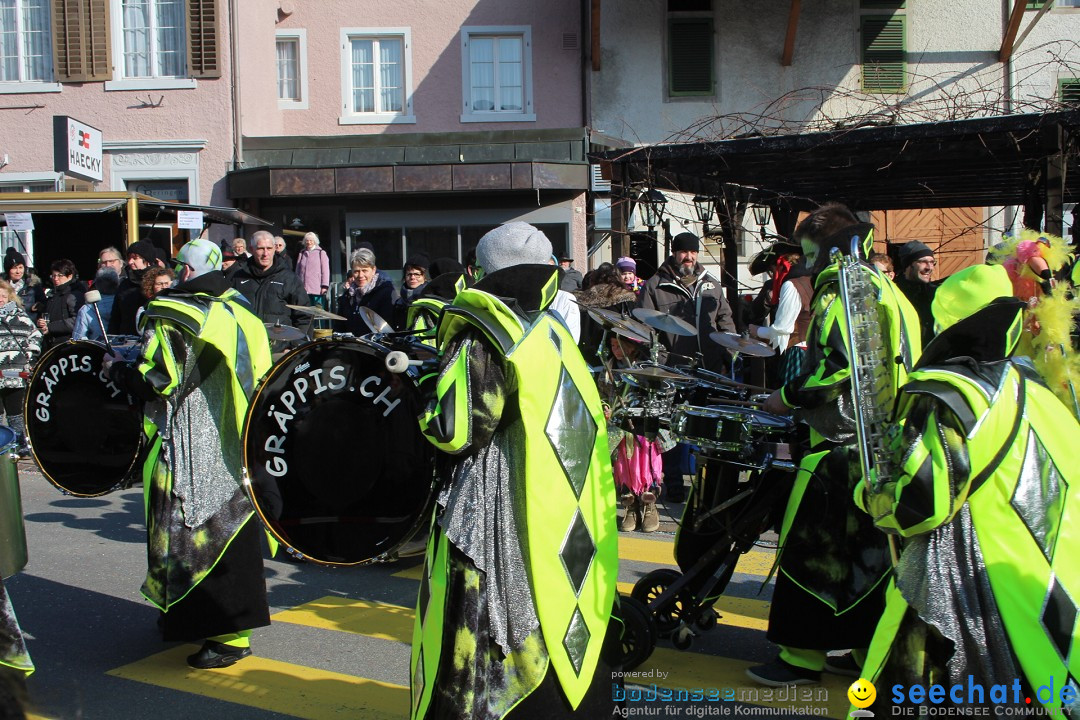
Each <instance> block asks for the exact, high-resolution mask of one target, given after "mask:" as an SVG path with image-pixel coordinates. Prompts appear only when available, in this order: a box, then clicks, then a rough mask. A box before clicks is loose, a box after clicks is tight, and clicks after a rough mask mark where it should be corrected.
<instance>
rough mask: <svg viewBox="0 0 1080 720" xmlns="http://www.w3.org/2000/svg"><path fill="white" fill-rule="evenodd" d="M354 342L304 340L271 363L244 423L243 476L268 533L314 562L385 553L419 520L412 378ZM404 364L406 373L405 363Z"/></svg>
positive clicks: (366, 559) (424, 487) (417, 403)
mask: <svg viewBox="0 0 1080 720" xmlns="http://www.w3.org/2000/svg"><path fill="white" fill-rule="evenodd" d="M389 352H390V351H389V350H388V349H387V348H386V347H383V346H382V345H379V344H377V343H374V342H371V341H369V340H366V339H364V338H356V339H342V338H333V339H327V340H316V341H313V342H309V343H307V344H305V345H301V346H300V347H298V348H296V349H294V350H293V351H292V352H290V353H289V354H287V355H285V356H284V357H283V358H282V359H281V360H280V361H278V362H277V364H275V365H274V366H273V367H272V368H271V369H270V372H269V373H268V374H267V376H266V377H265V379H263V381H262V382H261V383H260V385H259V387H258V388H257V389H256V391H255V396H254V397H253V398H252V401H251V406H250V407H249V408H248V414H247V420H246V422H245V424H244V482H245V485H246V486H247V488H248V491H249V495H250V496H251V501H252V503H253V504H254V505H255V509H256V512H258V514H259V516H260V517H261V518H262V521H263V523H264V524H265V525H266V527H267V529H268V530H269V532H270V534H271V535H273V536H274V537H275V538H276V539H277V540H279V541H280V542H281V543H282V544H283V545H284V546H285V547H286V548H287V549H288V550H289V552H290V553H291V554H293V555H295V556H297V557H301V558H303V559H308V560H313V561H315V562H318V563H322V564H325V565H364V564H367V563H371V562H377V561H381V560H385V559H386V558H387V556H388V555H389V554H390V553H392V552H393V551H394V550H395V549H397V548H398V547H399V546H400V545H401V544H402V543H404V542H405V541H407V540H408V539H409V538H410V537H412V536H413V534H414V533H415V532H416V531H417V530H418V529H419V527H420V526H421V525H422V524H424V523H425V522H427V521H429V520H430V518H429V517H428V516H429V513H428V510H429V509H430V508H431V500H432V498H433V495H434V493H433V491H434V480H435V471H434V455H435V453H434V448H433V447H432V446H431V444H430V443H428V442H427V441H426V440H425V439H424V437H423V436H422V435H421V434H420V427H419V425H418V424H417V416H418V415H419V414H420V411H421V400H420V392H419V389H418V387H417V385H416V378H415V374H410V373H402V374H395V373H391V372H390V371H388V370H387V369H386V366H385V359H386V356H387V354H389ZM413 372H414V371H413Z"/></svg>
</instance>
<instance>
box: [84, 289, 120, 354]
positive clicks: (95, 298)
mask: <svg viewBox="0 0 1080 720" xmlns="http://www.w3.org/2000/svg"><path fill="white" fill-rule="evenodd" d="M84 299H85V300H86V302H87V303H88V304H90V305H92V306H93V307H94V315H96V316H97V321H98V327H100V328H101V334H102V335H104V336H105V347H107V348H109V352H110V353H111V354H113V355H115V354H116V351H115V350H113V346H112V343H111V342H109V333H107V332H106V331H105V323H103V322H102V321H101V311H100V310H98V303H99V302H101V293H100V292H99V291H97V290H87V291H86V295H85V296H84Z"/></svg>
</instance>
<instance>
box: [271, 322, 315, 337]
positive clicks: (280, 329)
mask: <svg viewBox="0 0 1080 720" xmlns="http://www.w3.org/2000/svg"><path fill="white" fill-rule="evenodd" d="M263 324H264V325H266V334H267V335H268V336H269V337H270V339H271V340H303V339H305V338H307V335H305V334H304V333H303V332H301V331H299V330H297V329H296V328H294V327H293V326H292V325H282V324H281V323H263Z"/></svg>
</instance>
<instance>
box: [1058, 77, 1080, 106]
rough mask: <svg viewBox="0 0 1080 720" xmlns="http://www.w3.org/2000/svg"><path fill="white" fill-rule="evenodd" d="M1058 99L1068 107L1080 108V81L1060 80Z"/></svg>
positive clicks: (1074, 79)
mask: <svg viewBox="0 0 1080 720" xmlns="http://www.w3.org/2000/svg"><path fill="white" fill-rule="evenodd" d="M1058 99H1059V100H1061V102H1063V103H1065V104H1068V105H1075V106H1080V80H1078V79H1076V78H1069V79H1068V80H1065V79H1062V80H1059V81H1058Z"/></svg>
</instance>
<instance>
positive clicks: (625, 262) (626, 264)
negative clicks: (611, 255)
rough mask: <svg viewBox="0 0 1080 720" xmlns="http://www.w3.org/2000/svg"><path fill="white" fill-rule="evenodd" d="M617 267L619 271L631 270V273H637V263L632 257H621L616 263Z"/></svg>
mask: <svg viewBox="0 0 1080 720" xmlns="http://www.w3.org/2000/svg"><path fill="white" fill-rule="evenodd" d="M615 267H617V268H618V269H619V270H629V271H630V272H637V261H636V260H634V258H632V257H625V256H624V257H621V258H619V259H618V260H616V261H615Z"/></svg>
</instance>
